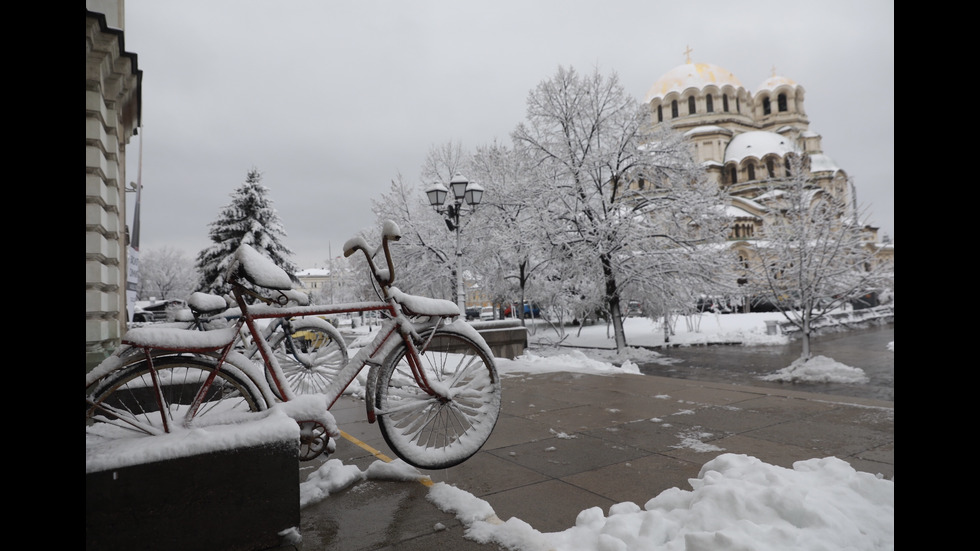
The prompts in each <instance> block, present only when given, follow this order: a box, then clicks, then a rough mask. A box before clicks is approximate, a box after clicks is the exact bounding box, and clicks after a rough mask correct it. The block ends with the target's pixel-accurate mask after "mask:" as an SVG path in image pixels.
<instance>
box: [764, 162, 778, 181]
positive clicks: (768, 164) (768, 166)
mask: <svg viewBox="0 0 980 551" xmlns="http://www.w3.org/2000/svg"><path fill="white" fill-rule="evenodd" d="M766 170H768V171H769V177H770V178H775V177H776V166H775V164H774V163H773V162H772V158H769V159H767V160H766Z"/></svg>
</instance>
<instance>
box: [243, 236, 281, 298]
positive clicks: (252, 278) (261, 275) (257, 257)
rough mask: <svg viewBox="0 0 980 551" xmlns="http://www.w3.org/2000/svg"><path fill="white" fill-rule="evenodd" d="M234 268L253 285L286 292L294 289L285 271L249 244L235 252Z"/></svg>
mask: <svg viewBox="0 0 980 551" xmlns="http://www.w3.org/2000/svg"><path fill="white" fill-rule="evenodd" d="M232 262H233V264H232V268H233V269H234V268H237V269H238V271H239V273H241V274H242V275H243V276H244V277H245V279H247V280H248V281H249V283H251V284H252V285H257V286H259V287H265V288H266V289H275V290H277V291H285V290H289V289H292V288H293V280H292V279H291V278H290V277H289V274H287V273H286V271H285V270H283V269H282V268H280V267H279V266H276V264H275V263H274V262H273V261H272V260H270V259H269V258H267V257H265V256H264V255H262V254H261V253H259V251H256V250H255V249H254V248H252V246H251V245H249V244H247V243H242V244H241V245H240V246H239V247H238V251H236V252H235V259H234V260H233V261H232Z"/></svg>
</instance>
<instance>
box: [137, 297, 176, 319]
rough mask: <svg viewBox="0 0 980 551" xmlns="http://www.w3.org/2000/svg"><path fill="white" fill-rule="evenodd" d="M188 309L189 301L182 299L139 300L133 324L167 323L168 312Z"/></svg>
mask: <svg viewBox="0 0 980 551" xmlns="http://www.w3.org/2000/svg"><path fill="white" fill-rule="evenodd" d="M186 307H187V301H185V300H181V299H168V300H138V301H136V304H135V305H134V308H133V322H134V323H150V322H155V321H167V319H168V312H175V311H177V310H180V309H181V308H186Z"/></svg>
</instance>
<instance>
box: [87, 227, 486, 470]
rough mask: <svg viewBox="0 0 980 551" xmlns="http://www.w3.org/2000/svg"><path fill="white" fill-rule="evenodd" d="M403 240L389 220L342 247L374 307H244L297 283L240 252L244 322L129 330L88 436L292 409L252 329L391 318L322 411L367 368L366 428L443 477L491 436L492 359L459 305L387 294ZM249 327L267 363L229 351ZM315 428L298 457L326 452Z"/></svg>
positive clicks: (343, 373)
mask: <svg viewBox="0 0 980 551" xmlns="http://www.w3.org/2000/svg"><path fill="white" fill-rule="evenodd" d="M400 237H401V233H400V230H399V229H398V226H397V225H396V224H395V223H394V222H391V221H388V222H385V223H384V226H383V230H382V238H381V245H380V246H379V247H378V249H376V250H375V251H373V252H372V251H371V250H370V248H369V247H368V246H367V243H366V242H365V241H364V240H363V239H362V238H359V237H357V238H353V239H351V240H349V241H348V242H347V243H346V244H345V245H344V256H347V257H349V256H351V255H353V254H354V253H356V252H357V251H358V250H360V251H361V252H363V254H364V256H365V258H366V260H367V265H368V269H369V271H370V272H371V276H372V283H373V284H375V289H376V291H377V292H378V295H379V300H378V301H376V302H375V301H369V302H359V303H349V304H336V305H310V306H272V305H270V304H261V303H260V304H255V305H250V304H248V301H247V300H246V298H245V297H246V296H250V295H251V294H253V293H256V291H255V289H265V290H270V291H272V292H273V293H279V294H280V295H281V294H282V291H285V290H287V289H288V288H289V287H291V282H290V280H289V278H288V276H287V275H286V274H285V272H283V271H282V270H281V269H280V268H278V267H277V266H275V265H274V264H273V263H272V262H271V261H269V260H268V259H267V258H265V257H264V256H262V255H261V254H259V253H258V252H257V251H255V249H253V248H251V247H249V246H248V245H243V246H241V247H239V249H238V251H237V252H236V257H235V261H234V262H233V263H232V264H233V265H232V268H231V269H230V270H229V274H228V278H227V280H228V281H230V282H231V286H232V294H233V296H234V297H235V302H236V303H237V305H238V307H239V308H240V309H241V317H240V318H239V319H238V320H237V322H236V323H235V324H234V325H232V326H230V327H228V328H222V329H214V330H210V331H190V330H186V329H183V330H182V329H179V328H160V329H153V328H134V329H132V330H130V332H129V333H127V335H126V338H125V342H126V343H127V344H128V345H129V346H135V347H138V348H140V350H141V351H142V352H143V354H142V356H140V357H138V358H132V357H131V358H130V359H129V360H128V361H124V360H122V359H119V358H117V359H115V360H114V361H107V362H103V364H100V366H98V367H97V368H96V369H94V370H93V371H92V372H90V373H89V374H88V375H87V377H86V402H87V409H86V413H87V415H86V417H87V422H88V424H89V426H102V425H109V427H110V428H109V429H105V430H103V431H100V432H103V433H104V432H106V431H111V430H116V431H131V432H135V433H140V434H144V435H154V434H165V433H168V432H172V431H174V430H181V429H184V428H191V427H196V426H202V425H205V424H207V423H209V422H221V420H223V419H227V418H229V416H234V415H240V414H241V413H240V412H250V411H251V412H254V411H262V410H264V409H267V408H268V407H271V406H272V405H275V404H277V403H282V402H288V401H290V400H294V399H295V397H296V395H295V393H294V392H293V391H292V389H291V388H290V387H289V385H288V384H287V383H286V382H285V377H284V374H283V372H282V370H281V367H280V365H279V363H278V361H277V358H276V356H275V355H274V354H273V352H272V349H271V347H270V345H269V342H268V341H267V340H266V339H265V337H264V336H263V334H262V332H261V331H260V330H258V327H257V325H256V321H257V320H260V319H274V318H285V317H294V316H317V315H331V314H338V313H351V312H369V311H376V312H379V313H380V314H382V315H383V318H384V320H383V322H382V324H381V328H380V329H379V330H378V332H377V333H376V335H375V337H374V338H373V339H372V340H371V342H370V343H369V344H368V345H366V346H364V347H363V348H361V349H360V350H358V352H357V353H356V354H355V355H354V357H353V358H351V359H350V361H348V362H347V364H346V365H345V366H344V367H343V368H341V369H339V370H338V371H337V372H336V373H335V374H333V375H332V377H331V378H330V382H329V384H328V385H327V388H326V389H325V391H324V393H323V395H324V400H325V402H326V407H327V410H329V409H330V408H331V407H333V405H334V403H336V401H337V399H338V398H339V397H340V396H341V394H342V393H343V391H344V390H345V389H346V388H347V386H348V385H350V383H351V382H353V381H354V379H355V377H357V375H358V374H359V373H360V372H361V370H362V369H363V368H364V367H366V366H367V367H368V374H367V379H366V380H367V383H366V391H365V400H364V401H365V408H366V415H367V419H368V421H369V422H370V423H374V422H377V423H378V426H379V429H380V430H381V434H382V436H383V437H384V440H385V441H386V442H387V443H388V445H389V446H390V447H391V449H392V451H393V452H394V453H395V455H397V456H398V457H400V458H401V459H402V460H404V461H405V462H406V463H409V464H410V465H413V466H415V467H417V468H421V469H443V468H448V467H451V466H454V465H457V464H459V463H462V462H463V461H465V460H467V459H469V458H470V457H472V456H473V454H475V453H476V452H477V451H479V449H480V448H481V447H482V446H483V444H484V443H485V442H486V440H487V438H489V436H490V433H491V432H492V430H493V428H494V426H495V425H496V422H497V418H498V416H499V413H500V378H499V376H498V374H497V369H496V365H495V363H494V357H493V353H492V352H491V351H490V348H489V347H488V346H487V344H486V342H485V341H484V340H483V338H482V337H481V336H480V334H479V333H478V332H477V331H476V330H475V329H473V328H472V326H470V325H469V324H467V323H466V322H465V321H463V320H461V319H459V317H460V315H461V312H460V311H459V308H458V307H457V306H456V304H455V303H453V302H450V301H447V300H438V299H430V298H425V297H417V296H412V295H409V294H406V293H403V292H402V291H401V290H400V289H398V288H397V287H394V286H393V285H392V283H393V282H394V274H395V270H394V266H393V263H392V257H391V252H390V248H389V242H391V241H397V240H398V239H400ZM379 251H383V252H384V255H385V265H386V267H385V268H379V267H378V266H377V265H375V263H374V261H373V258H374V256H376V254H377V253H378V252H379ZM243 280H244V281H247V282H248V283H250V284H251V288H250V287H248V286H246V285H244V284H243ZM454 318H455V321H452V322H449V320H451V319H454ZM243 327H244V328H247V331H248V333H249V334H250V335H251V336H252V338H253V339H254V341H255V343H256V345H257V347H258V351H259V356H260V358H261V362H260V361H258V360H256V361H254V362H253V361H251V360H249V359H248V358H247V357H245V355H244V354H241V353H240V352H236V351H234V350H232V347H233V345H234V342H235V339H236V336H237V334H238V332H239V331H240V330H241V329H242V328H243ZM232 418H234V417H232ZM298 422H300V421H299V420H298ZM315 425H316V424H315V423H313V426H312V427H311V426H309V425H308V426H306V427H304V428H303V430H302V431H301V445H300V452H301V453H300V458H301V459H312V458H313V457H316V456H317V455H319V454H320V453H322V452H323V451H324V449H326V448H327V447H329V443H328V442H329V438H328V436H327V435H326V434H325V429H324V428H323V427H317V426H315ZM301 426H303V425H302V424H301ZM100 428H101V427H100Z"/></svg>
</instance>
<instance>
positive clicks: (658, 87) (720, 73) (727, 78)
mask: <svg viewBox="0 0 980 551" xmlns="http://www.w3.org/2000/svg"><path fill="white" fill-rule="evenodd" d="M711 84H713V85H715V86H717V87H719V88H721V87H723V86H726V85H730V86H734V87H735V88H741V87H742V83H741V82H739V81H738V79H737V78H735V75H734V74H732V72H731V71H729V70H728V69H723V68H721V67H719V66H717V65H712V64H711V63H685V64H684V65H678V66H677V67H674V68H673V69H671V70H670V71H667V73H666V74H665V75H664V76H662V77H660V80H658V81H657V82H655V83H653V86H651V87H650V90H649V91H648V92H647V95H646V97H645V98H644V99H643V103H650V100H652V99H654V98H662V97H664V96H666V95H667V94H669V93H670V92H683V91H684V90H687V89H688V88H697V89H698V90H700V89H702V88H704V87H705V86H708V85H711Z"/></svg>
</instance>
